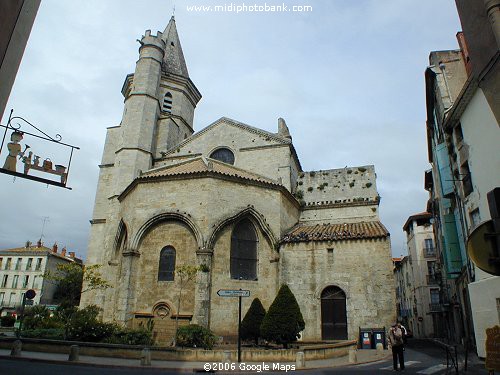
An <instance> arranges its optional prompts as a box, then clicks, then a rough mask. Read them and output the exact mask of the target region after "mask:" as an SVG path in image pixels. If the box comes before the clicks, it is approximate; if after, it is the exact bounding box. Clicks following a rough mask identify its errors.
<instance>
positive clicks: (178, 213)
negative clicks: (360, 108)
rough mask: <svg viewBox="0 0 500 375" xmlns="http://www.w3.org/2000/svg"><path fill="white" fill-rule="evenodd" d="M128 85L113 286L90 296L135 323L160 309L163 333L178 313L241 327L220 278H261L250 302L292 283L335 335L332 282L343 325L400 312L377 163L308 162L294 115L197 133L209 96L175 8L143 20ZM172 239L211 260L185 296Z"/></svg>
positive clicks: (218, 124)
mask: <svg viewBox="0 0 500 375" xmlns="http://www.w3.org/2000/svg"><path fill="white" fill-rule="evenodd" d="M142 60H145V61H142ZM167 90H170V91H167ZM122 92H123V94H124V96H125V111H124V112H125V113H124V115H123V119H122V122H121V124H120V126H117V127H112V128H109V129H108V134H107V138H106V144H105V148H104V153H103V159H102V163H101V165H100V168H101V172H100V176H99V183H98V186H97V194H96V202H95V208H94V213H93V218H92V220H91V224H92V228H91V234H90V240H89V249H88V260H87V263H89V264H96V263H97V264H101V265H103V274H104V275H105V276H106V277H107V278H108V279H109V281H110V283H111V284H112V285H114V286H115V287H114V288H112V289H108V290H106V291H93V292H90V293H88V294H86V295H84V298H83V300H82V305H88V304H91V303H95V304H98V305H100V306H102V307H103V309H104V311H103V318H104V319H105V320H115V321H117V322H122V323H124V324H128V325H130V326H138V325H141V324H145V323H146V322H147V321H148V320H149V319H154V321H155V337H156V340H157V342H159V343H163V344H167V343H169V342H171V340H172V336H173V332H174V327H175V325H174V321H175V319H176V318H178V319H179V324H189V323H198V324H202V325H204V326H207V327H210V328H211V329H212V330H213V331H214V332H215V333H217V334H218V335H221V336H223V337H224V339H226V340H231V339H232V338H234V336H235V334H236V331H237V318H238V300H237V299H231V298H222V297H219V296H218V295H217V291H218V290H220V289H240V288H241V289H245V290H250V292H251V298H244V299H243V313H245V311H246V310H247V309H248V308H249V306H250V304H251V302H252V299H253V298H256V297H258V298H259V299H260V300H261V301H262V303H263V305H264V307H265V308H266V309H268V308H269V306H270V305H271V303H272V301H273V300H274V298H275V296H276V293H277V291H278V289H279V287H280V285H281V284H282V283H287V284H288V285H289V286H290V288H291V289H292V291H293V292H294V293H295V295H296V297H297V300H298V301H299V304H300V307H301V310H302V313H303V315H304V318H305V320H306V328H305V330H304V332H303V335H302V338H303V340H308V341H315V340H322V339H334V338H335V337H330V336H328V335H326V336H325V332H323V329H324V326H325V324H326V325H328V324H333V325H335V324H336V323H335V322H331V321H330V320H331V318H330V317H326V318H325V317H322V316H323V315H324V314H323V315H322V313H321V309H322V306H323V305H322V303H324V302H325V301H324V299H326V298H329V297H325V295H324V293H323V291H324V290H325V288H326V289H328V287H331V286H335V287H339V288H341V289H342V291H343V293H344V299H343V300H336V301H337V302H338V301H340V302H339V303H340V304H343V308H345V310H346V313H347V317H346V322H345V325H344V326H343V327H344V328H343V329H344V330H345V332H344V333H345V336H346V337H345V338H349V339H355V338H356V337H357V334H358V327H359V326H363V327H366V326H369V327H375V326H376V327H383V326H386V327H387V326H389V323H390V322H392V321H394V319H395V300H394V289H393V279H392V277H393V276H392V268H391V267H392V266H391V257H390V237H389V233H387V230H386V229H385V228H384V227H383V225H382V224H381V223H380V221H379V217H378V204H379V198H378V194H377V190H376V184H375V170H374V167H373V166H362V167H356V168H345V169H333V170H329V171H317V172H304V171H303V170H302V167H301V165H300V162H299V159H298V156H297V154H296V151H295V149H294V146H293V143H292V140H291V136H290V132H289V130H288V128H287V125H286V123H285V121H284V120H283V119H279V121H278V129H277V132H276V133H270V132H267V131H264V130H261V129H257V128H254V127H252V126H249V125H246V124H243V123H240V122H238V121H235V120H232V119H228V118H221V119H219V120H217V121H215V122H214V123H212V124H211V125H209V126H207V127H206V128H204V129H203V130H201V131H199V132H197V133H194V134H193V130H192V129H193V127H192V122H193V115H194V108H195V106H196V103H197V102H198V100H199V99H200V98H201V95H200V94H199V92H198V91H197V89H196V87H195V86H194V84H193V83H192V82H191V80H190V79H189V76H188V73H187V68H186V64H185V62H184V58H183V53H182V49H181V48H180V43H179V39H178V36H177V31H176V26H175V21H174V19H173V18H172V20H171V21H170V22H169V24H168V26H167V28H166V30H165V32H163V33H158V35H157V36H152V35H151V33H150V32H149V31H148V32H146V35H145V36H144V37H143V38H142V40H141V48H140V58H139V61H138V63H137V66H136V71H135V73H134V74H133V75H129V76H128V77H127V78H126V80H125V84H124V88H123V90H122ZM168 93H171V96H168V95H167V94H168ZM221 155H222V156H221ZM325 182H327V184H326V185H325ZM320 185H321V186H322V187H321V188H318V187H319V186H320ZM309 188H311V189H309ZM308 189H309V190H308ZM243 222H245V223H246V225H247V226H248V227H250V228H252V229H251V230H250V231H251V232H254V235H253V236H254V237H255V238H254V239H252V240H251V243H252V244H254V245H255V249H256V258H252V260H251V261H250V262H251V264H252V265H254V267H255V268H254V272H255V275H254V276H252V277H241V276H240V277H237V276H235V274H233V273H232V272H233V271H232V270H231V267H232V266H231V264H232V262H233V260H234V259H233V258H232V255H231V254H233V252H232V251H233V250H232V249H233V247H234V246H236V245H234V243H235V242H234V241H236V240H235V238H236V237H237V235H236V234H235V233H236V231H237V230H236V228H237V227H238V225H240V224H241V223H243ZM316 226H318V227H316ZM320 232H321V233H320ZM318 233H320V234H319V235H318ZM254 245H252V246H254ZM165 247H169V248H172V249H174V250H175V268H178V267H180V266H183V265H198V266H201V265H203V266H204V268H205V269H206V271H207V272H201V271H200V272H199V273H198V275H197V278H196V281H195V282H193V283H191V284H189V285H188V286H187V287H186V288H184V289H183V294H182V299H181V304H180V307H179V308H178V307H177V304H178V301H179V299H178V295H179V294H178V293H179V280H178V277H177V275H175V276H174V277H173V280H170V281H162V280H159V274H160V273H159V270H160V264H161V251H162V249H164V248H165ZM332 249H333V250H332ZM330 250H332V252H330ZM297 271H299V272H297ZM322 296H323V299H322ZM327 302H328V301H327ZM337 302H336V303H337ZM341 308H342V306H341ZM325 319H327V320H328V322H326V323H325V322H324V320H325Z"/></svg>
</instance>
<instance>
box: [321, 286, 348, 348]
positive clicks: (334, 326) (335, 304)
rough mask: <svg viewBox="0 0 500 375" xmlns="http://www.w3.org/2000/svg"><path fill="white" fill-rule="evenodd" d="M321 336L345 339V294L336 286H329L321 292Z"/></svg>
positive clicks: (325, 338)
mask: <svg viewBox="0 0 500 375" xmlns="http://www.w3.org/2000/svg"><path fill="white" fill-rule="evenodd" d="M321 338H322V339H323V340H347V308H346V294H345V292H344V291H343V290H342V289H340V288H339V287H338V286H329V287H326V288H325V289H323V292H322V293H321Z"/></svg>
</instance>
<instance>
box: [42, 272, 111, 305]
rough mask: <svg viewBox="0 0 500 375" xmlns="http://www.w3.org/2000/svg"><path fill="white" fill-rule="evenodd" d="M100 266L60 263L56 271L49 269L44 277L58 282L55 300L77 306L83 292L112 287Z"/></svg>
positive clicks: (62, 303)
mask: <svg viewBox="0 0 500 375" xmlns="http://www.w3.org/2000/svg"><path fill="white" fill-rule="evenodd" d="M100 267H101V266H100V265H97V264H94V265H91V266H82V265H81V264H79V263H76V262H72V263H64V264H58V265H57V270H56V272H54V273H53V272H51V271H47V272H45V274H44V275H43V277H44V278H45V279H47V280H51V281H53V282H55V283H57V289H56V291H55V293H54V299H55V300H57V301H59V302H60V304H61V305H62V306H76V305H78V304H79V303H80V297H81V295H82V293H85V292H87V291H89V290H95V289H107V288H111V284H109V283H108V282H107V280H106V279H104V278H103V277H102V275H101V273H100V271H99V268H100ZM83 284H84V285H85V288H83Z"/></svg>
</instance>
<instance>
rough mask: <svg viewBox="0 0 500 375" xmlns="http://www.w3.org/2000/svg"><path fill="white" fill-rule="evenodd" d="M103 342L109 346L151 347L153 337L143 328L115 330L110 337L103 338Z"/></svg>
mask: <svg viewBox="0 0 500 375" xmlns="http://www.w3.org/2000/svg"><path fill="white" fill-rule="evenodd" d="M103 342H106V343H109V344H122V345H147V346H150V345H153V336H152V334H151V331H148V330H147V329H144V328H139V329H130V328H117V329H116V331H115V332H114V333H113V334H112V335H111V336H109V337H107V338H105V339H104V340H103Z"/></svg>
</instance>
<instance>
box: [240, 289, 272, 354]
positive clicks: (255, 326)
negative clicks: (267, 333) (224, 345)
mask: <svg viewBox="0 0 500 375" xmlns="http://www.w3.org/2000/svg"><path fill="white" fill-rule="evenodd" d="M265 315H266V310H265V309H264V306H262V303H261V302H260V299H258V298H254V300H253V301H252V304H251V305H250V308H249V309H248V311H247V313H246V314H245V317H244V318H243V320H242V321H241V338H242V339H243V340H254V341H255V344H258V340H259V337H260V325H261V324H262V321H263V320H264V316H265Z"/></svg>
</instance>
